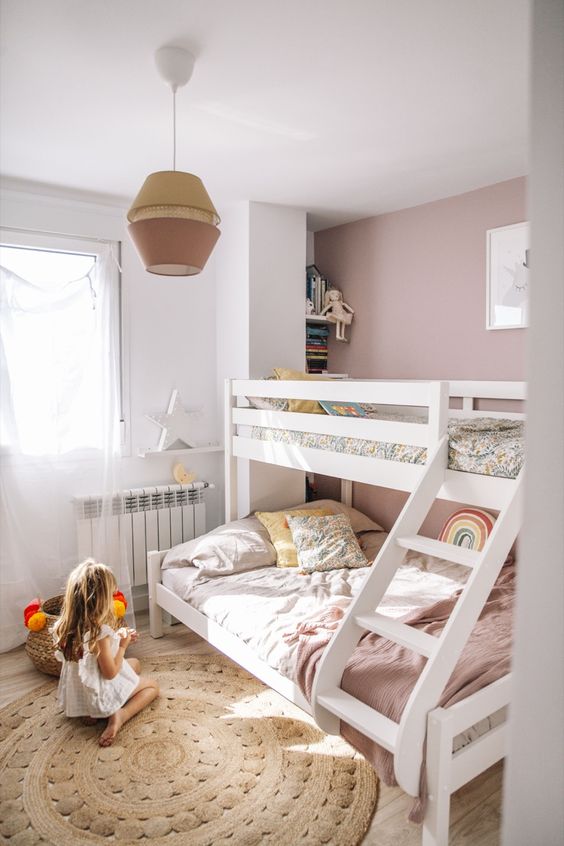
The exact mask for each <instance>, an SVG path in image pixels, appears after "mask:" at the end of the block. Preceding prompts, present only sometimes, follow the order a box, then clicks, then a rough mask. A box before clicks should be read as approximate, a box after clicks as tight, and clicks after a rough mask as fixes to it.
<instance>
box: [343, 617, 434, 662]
mask: <svg viewBox="0 0 564 846" xmlns="http://www.w3.org/2000/svg"><path fill="white" fill-rule="evenodd" d="M354 619H355V623H357V625H359V626H360V627H361V628H363V629H368V631H370V632H374V634H377V635H382V636H383V637H387V638H389V639H390V640H393V641H395V642H396V643H399V644H400V646H407V648H408V649H413V650H414V652H417V653H419V655H425V656H426V657H427V658H429V656H431V655H433V654H434V653H435V652H436V651H437V646H438V644H439V640H438V638H436V637H433V635H429V634H427V633H426V632H422V631H420V630H419V629H416V628H414V627H413V626H406V624H405V623H401V622H400V621H399V620H394V619H393V618H392V617H387V616H386V615H385V614H379V613H378V612H377V611H375V612H373V613H372V614H359V615H357V616H355V618H354Z"/></svg>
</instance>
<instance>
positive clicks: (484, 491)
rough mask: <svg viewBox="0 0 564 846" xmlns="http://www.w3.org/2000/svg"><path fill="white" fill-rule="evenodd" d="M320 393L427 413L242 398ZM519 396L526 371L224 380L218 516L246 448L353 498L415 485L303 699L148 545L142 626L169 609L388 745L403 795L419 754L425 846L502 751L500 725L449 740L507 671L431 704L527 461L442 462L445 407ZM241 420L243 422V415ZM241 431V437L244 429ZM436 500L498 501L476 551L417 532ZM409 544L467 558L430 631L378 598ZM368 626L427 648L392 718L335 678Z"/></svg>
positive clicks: (494, 706) (510, 538)
mask: <svg viewBox="0 0 564 846" xmlns="http://www.w3.org/2000/svg"><path fill="white" fill-rule="evenodd" d="M249 396H261V397H269V398H289V399H309V400H312V399H324V400H336V401H342V402H364V403H374V404H377V405H382V406H393V407H394V410H395V409H397V408H398V407H401V408H402V409H403V410H406V409H409V410H410V411H412V412H415V413H419V414H421V413H425V411H426V412H427V413H426V415H425V418H426V422H425V423H405V422H399V421H398V422H396V421H391V420H374V419H354V418H350V417H349V418H347V417H336V416H335V417H334V416H326V415H320V414H299V413H293V412H277V411H259V410H257V409H254V408H249V407H248V402H247V400H246V397H249ZM449 396H450V397H458V398H462V408H461V409H449ZM492 399H493V400H524V399H525V384H524V383H523V382H459V381H456V382H450V383H449V382H388V381H356V380H351V381H340V380H339V381H338V382H337V381H329V382H328V381H319V382H317V381H303V382H299V381H284V382H282V381H264V380H227V382H226V395H225V402H226V409H225V511H226V520H233V519H236V518H237V517H238V502H237V467H238V462H239V461H241V460H252V461H261V462H265V463H268V464H275V465H279V466H283V467H290V468H295V469H298V470H302V471H304V470H305V471H310V472H314V473H321V474H323V475H328V476H335V477H337V478H340V479H341V499H342V500H343V501H344V502H345V503H347V504H349V505H351V504H352V483H353V482H355V481H356V482H364V483H368V484H372V485H380V486H383V487H390V488H395V489H398V490H405V491H409V492H410V496H409V497H408V500H407V502H406V504H405V506H404V508H403V509H402V511H401V513H400V515H399V517H398V519H397V521H396V523H395V524H394V526H393V528H392V530H391V531H390V533H389V535H388V537H387V539H386V542H385V543H384V545H383V547H382V549H381V551H380V553H379V555H378V557H377V558H376V560H375V562H374V564H373V566H372V567H371V568H370V570H369V571H368V575H367V577H366V579H365V581H364V583H363V586H362V589H361V590H360V592H359V593H358V594H357V596H356V597H355V599H354V600H353V601H352V602H351V605H350V606H349V608H348V610H347V613H346V615H345V617H344V619H343V621H342V623H341V625H340V627H339V629H338V630H337V632H336V633H335V634H334V636H333V637H332V639H331V641H330V643H329V645H328V647H327V648H326V650H325V652H324V655H323V658H322V660H321V661H320V664H319V667H318V670H317V674H316V678H315V682H314V686H313V691H312V701H311V704H310V703H309V702H308V701H307V700H306V699H305V697H304V696H303V694H302V692H301V691H300V690H299V688H298V687H297V686H296V685H295V684H294V683H293V682H291V681H290V680H289V679H287V678H285V677H284V676H281V675H280V674H279V673H278V672H276V671H275V670H274V669H272V668H271V667H270V666H269V665H268V664H266V663H265V662H264V661H262V660H260V659H259V658H257V656H256V655H255V654H254V652H253V651H252V649H251V648H250V647H248V646H247V645H246V644H245V643H243V641H241V640H240V639H239V638H237V637H236V636H234V635H232V634H230V633H229V632H228V631H226V630H225V629H224V628H223V627H222V626H220V625H218V624H217V623H215V622H213V621H212V620H210V619H209V618H208V617H206V616H205V615H204V614H202V613H200V612H199V611H196V610H195V609H194V608H192V607H191V606H190V605H189V604H188V603H187V602H185V601H184V600H182V599H180V598H179V597H178V596H177V595H176V594H175V593H173V591H171V590H170V589H168V588H166V587H165V586H164V585H163V584H161V575H160V574H161V563H162V559H163V557H164V554H165V552H166V550H159V551H155V552H149V553H148V576H149V613H150V631H151V635H152V636H153V637H162V634H163V628H162V611H166V612H168V613H170V614H172V615H173V616H174V617H175V618H176V619H178V620H180V621H181V622H182V623H184V624H185V625H187V626H188V627H189V628H191V629H192V630H193V631H195V632H196V633H197V634H199V635H200V636H201V637H203V638H205V639H206V640H207V641H209V643H210V644H212V645H213V646H214V647H216V648H217V649H219V650H220V651H221V652H223V653H224V654H225V655H227V656H229V657H230V658H232V659H233V660H234V661H236V662H237V663H238V664H240V665H241V666H242V667H244V668H245V669H246V670H248V671H249V672H251V673H252V674H253V675H255V676H257V678H259V679H261V680H262V681H263V682H265V684H267V685H269V686H270V687H272V688H273V689H274V690H276V691H278V692H279V693H281V694H282V695H283V696H285V697H286V698H287V699H289V700H291V701H292V702H294V703H296V704H297V705H299V706H300V707H301V708H302V709H303V710H304V711H306V712H308V713H311V714H313V716H314V718H315V720H316V721H317V723H318V724H319V726H320V727H321V728H322V729H324V730H325V731H327V732H329V733H332V734H338V733H339V728H340V721H341V719H342V720H344V721H345V722H347V723H349V724H350V725H352V726H354V727H355V728H357V729H358V730H359V731H361V732H362V733H363V734H365V735H366V736H367V737H369V738H371V739H372V740H374V741H375V742H376V743H378V744H380V745H381V746H383V747H384V748H385V749H388V750H389V751H390V752H392V753H393V754H394V767H395V775H396V778H397V781H398V784H399V785H400V786H401V787H402V788H403V789H404V790H405V791H406V793H408V794H410V795H412V796H417V795H418V792H419V781H420V770H421V765H422V762H423V761H425V766H426V775H427V788H428V803H427V811H426V815H425V820H424V822H423V828H422V844H423V846H446V844H448V828H449V810H450V797H451V794H452V793H454V791H456V790H458V788H460V787H461V786H462V785H463V784H466V783H467V782H468V781H470V780H471V779H473V778H474V777H475V776H477V775H478V774H479V773H481V772H483V771H484V770H486V769H487V768H488V767H490V766H491V765H492V764H494V763H495V762H496V761H498V760H500V759H501V758H503V757H504V755H505V740H506V723H505V722H502V723H501V724H499V725H497V726H496V727H495V728H492V729H490V730H489V731H488V732H487V733H486V734H482V735H481V736H480V737H478V738H477V739H476V740H474V741H472V742H471V743H469V744H468V745H466V746H464V747H463V748H462V749H460V750H459V751H457V752H454V753H453V751H452V747H453V739H454V738H455V737H456V736H457V735H458V734H460V733H461V732H462V731H464V730H465V729H468V728H470V727H471V726H473V725H474V724H475V723H477V722H478V721H479V720H481V719H483V718H485V717H488V716H490V715H492V714H493V713H495V712H496V711H498V710H500V709H501V708H504V707H505V706H507V705H508V703H509V699H510V676H509V675H507V676H505V677H503V678H501V679H499V680H498V681H496V682H494V683H493V684H490V685H488V686H487V687H485V688H483V689H482V690H480V691H478V692H477V693H475V694H473V695H472V696H469V697H467V698H466V699H464V700H462V701H461V702H459V703H457V704H455V705H453V706H451V707H450V708H448V709H445V708H440V707H437V703H438V702H439V699H440V695H441V693H442V691H443V689H444V687H445V685H446V683H447V681H448V679H449V677H450V675H451V673H452V671H453V669H454V667H455V665H456V663H457V661H458V658H459V657H460V654H461V652H462V649H463V647H464V645H465V643H466V641H467V639H468V637H469V635H470V633H471V631H472V629H473V627H474V625H475V623H476V621H477V619H478V617H479V615H480V612H481V610H482V608H483V606H484V603H485V602H486V600H487V598H488V596H489V593H490V591H491V589H492V587H493V585H494V583H495V580H496V578H497V576H498V574H499V572H500V570H501V567H502V566H503V563H504V561H505V559H506V557H507V554H508V553H509V551H510V549H511V547H512V545H513V543H514V541H515V539H516V537H517V534H518V531H519V527H520V520H521V497H522V479H521V477H522V473H520V474H519V476H518V477H517V479H506V478H499V477H494V476H482V475H477V474H473V473H463V472H459V471H453V470H449V469H448V468H447V462H448V435H447V425H448V418H449V416H451V417H466V418H468V417H479V416H488V417H505V418H507V417H510V418H523V417H524V414H522V413H521V412H512V413H507V412H500V411H483V410H477V409H476V401H477V400H492ZM239 426H241V427H245V429H242V430H240V431H239V430H238V427H239ZM252 426H265V427H270V428H272V427H274V428H281V429H290V430H294V431H300V432H312V433H321V434H334V435H339V436H350V437H357V438H359V437H360V438H366V439H368V440H375V441H384V442H388V443H396V444H410V445H415V446H424V447H426V449H427V463H426V464H424V465H421V464H408V463H402V462H399V461H387V460H383V459H377V458H373V457H364V456H358V455H345V454H342V453H337V452H333V451H328V450H321V449H315V448H308V447H300V446H296V445H289V444H283V443H277V442H271V441H263V440H259V439H256V438H253V437H252V436H251V432H252V430H251V428H246V427H252ZM242 432H245V435H242V434H241V433H242ZM435 499H446V500H452V501H454V502H457V503H458V502H460V503H465V504H467V505H473V506H480V507H484V508H490V509H493V510H496V511H499V516H498V519H497V521H496V523H495V526H494V529H493V531H492V532H491V534H490V536H489V538H488V540H487V542H486V545H485V546H484V549H483V550H482V551H481V552H474V551H471V550H467V549H462V548H460V547H456V546H452V545H450V544H445V543H440V542H439V541H435V540H432V539H430V538H426V537H423V536H420V535H418V534H417V533H418V530H419V528H420V526H421V524H422V522H423V520H424V519H425V517H426V516H427V514H428V512H429V509H430V508H431V506H432V504H433V502H434V501H435ZM408 549H411V550H415V551H419V552H421V553H424V554H428V555H436V556H438V557H440V558H444V559H446V560H450V561H452V562H455V563H457V564H462V565H464V566H467V567H469V568H471V569H472V572H471V574H470V576H469V579H468V581H467V583H466V585H465V587H464V590H463V591H462V594H461V596H460V599H459V601H458V602H457V604H456V606H455V608H454V610H453V612H452V614H451V616H450V618H449V621H448V623H447V624H446V626H445V628H444V630H443V632H442V634H441V636H440V637H438V638H435V637H432V636H430V635H427V634H425V633H423V632H420V631H419V630H417V629H414V628H412V627H410V626H406V625H404V624H403V623H400V622H398V621H395V620H392V619H390V618H389V617H386V616H385V615H381V614H378V613H377V611H376V609H377V607H378V605H379V602H380V600H381V598H382V596H383V595H384V593H385V592H386V589H387V587H388V585H389V583H390V581H391V580H392V578H393V576H394V574H395V572H396V570H397V568H398V567H399V566H400V565H401V563H402V561H403V558H404V556H405V553H406V551H407V550H408ZM366 631H372V632H375V633H377V634H381V635H383V636H385V637H387V638H389V639H391V640H394V641H395V642H397V643H400V644H402V645H403V646H406V647H408V648H410V649H413V650H414V651H416V652H418V653H419V654H421V655H424V656H427V659H428V660H427V662H426V664H425V667H424V669H423V671H422V673H421V675H420V677H419V679H418V681H417V683H416V685H415V688H414V690H413V692H412V694H411V696H410V698H409V700H408V702H407V705H406V707H405V709H404V711H403V714H402V717H401V720H400V722H399V723H395V722H393V721H392V720H390V719H388V718H387V717H385V716H384V715H382V714H380V713H379V712H378V711H376V710H374V709H373V708H370V707H369V706H367V705H365V704H364V703H362V702H361V701H360V700H358V699H356V698H354V697H352V696H350V695H349V694H347V693H345V692H344V691H343V690H342V689H341V688H340V681H341V677H342V673H343V670H344V668H345V665H346V662H347V660H348V658H349V657H350V655H351V653H352V651H353V650H354V648H355V646H356V645H357V643H358V641H359V639H360V638H361V637H362V635H363V634H364V633H365V632H366Z"/></svg>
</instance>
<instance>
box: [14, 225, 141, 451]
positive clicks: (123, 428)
mask: <svg viewBox="0 0 564 846" xmlns="http://www.w3.org/2000/svg"><path fill="white" fill-rule="evenodd" d="M0 246H3V247H16V248H18V247H20V248H23V249H30V250H33V249H35V250H39V251H44V252H54V253H75V254H79V255H87V256H90V255H91V256H92V257H93V258H96V259H99V258H101V257H102V255H103V252H102V247H109V248H110V251H111V253H112V256H113V258H114V261H115V264H116V281H117V286H118V297H117V303H118V305H117V310H118V313H117V314H116V316H115V319H116V321H117V327H118V359H119V361H118V373H119V428H120V456H121V457H122V458H125V457H128V456H130V455H131V442H130V428H131V427H130V426H129V425H128V421H129V420H130V401H129V360H128V356H127V354H126V351H127V349H128V346H127V344H126V337H125V333H126V321H125V319H124V309H123V304H124V297H123V279H122V276H123V272H122V267H121V241H114V240H110V239H108V238H95V237H88V236H85V235H70V234H66V233H62V232H45V231H36V230H32V229H18V228H12V227H9V226H0ZM0 454H1V455H2V459H3V460H6V459H8V460H9V461H17V462H18V463H19V462H20V461H25V462H26V463H29V462H30V461H31V462H33V460H34V459H32V458H31V457H30V456H22V455H19V454H17V453H13V452H11V451H10V450H9V449H7V448H6V447H3V446H0ZM91 457H92V450H90V449H83V450H75V451H73V453H72V456H68V455H62V456H58V457H57V459H56V460H58V461H63V462H66V461H69V458H70V459H71V460H91Z"/></svg>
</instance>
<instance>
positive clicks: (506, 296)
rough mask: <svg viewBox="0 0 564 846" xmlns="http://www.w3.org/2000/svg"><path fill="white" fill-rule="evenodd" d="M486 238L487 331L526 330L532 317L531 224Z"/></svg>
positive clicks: (506, 228)
mask: <svg viewBox="0 0 564 846" xmlns="http://www.w3.org/2000/svg"><path fill="white" fill-rule="evenodd" d="M486 235H487V260H486V284H487V290H486V329H522V328H523V327H525V326H527V324H528V317H529V277H530V271H529V258H530V250H529V224H528V223H515V224H513V225H512V226H500V227H499V228H498V229H488V231H487V233H486Z"/></svg>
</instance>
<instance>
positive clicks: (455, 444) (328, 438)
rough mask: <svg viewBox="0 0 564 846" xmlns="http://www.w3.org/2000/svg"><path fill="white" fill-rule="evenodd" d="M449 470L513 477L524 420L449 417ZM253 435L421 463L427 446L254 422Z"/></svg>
mask: <svg viewBox="0 0 564 846" xmlns="http://www.w3.org/2000/svg"><path fill="white" fill-rule="evenodd" d="M448 433H449V458H448V466H449V468H450V469H451V470H461V471H463V472H466V473H478V474H481V475H484V476H500V477H503V478H506V479H515V478H516V476H517V474H518V473H519V471H520V469H521V467H522V466H523V462H524V446H525V444H524V423H523V421H521V420H505V419H501V418H491V417H476V418H474V419H470V420H458V419H457V420H451V422H450V423H449V427H448ZM251 437H253V438H255V439H257V440H261V441H275V442H278V443H283V444H289V445H295V446H300V447H312V448H314V449H323V450H330V451H331V452H338V453H342V454H344V455H362V456H365V457H368V458H380V459H385V460H386V461H403V462H406V463H408V464H424V463H425V461H426V460H427V450H426V449H425V448H424V447H417V446H409V445H407V444H389V443H383V442H380V441H367V440H365V439H363V438H350V437H340V436H337V435H319V434H315V433H311V432H290V431H289V430H287V429H269V428H264V427H261V426H254V427H253V431H252V436H251Z"/></svg>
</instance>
